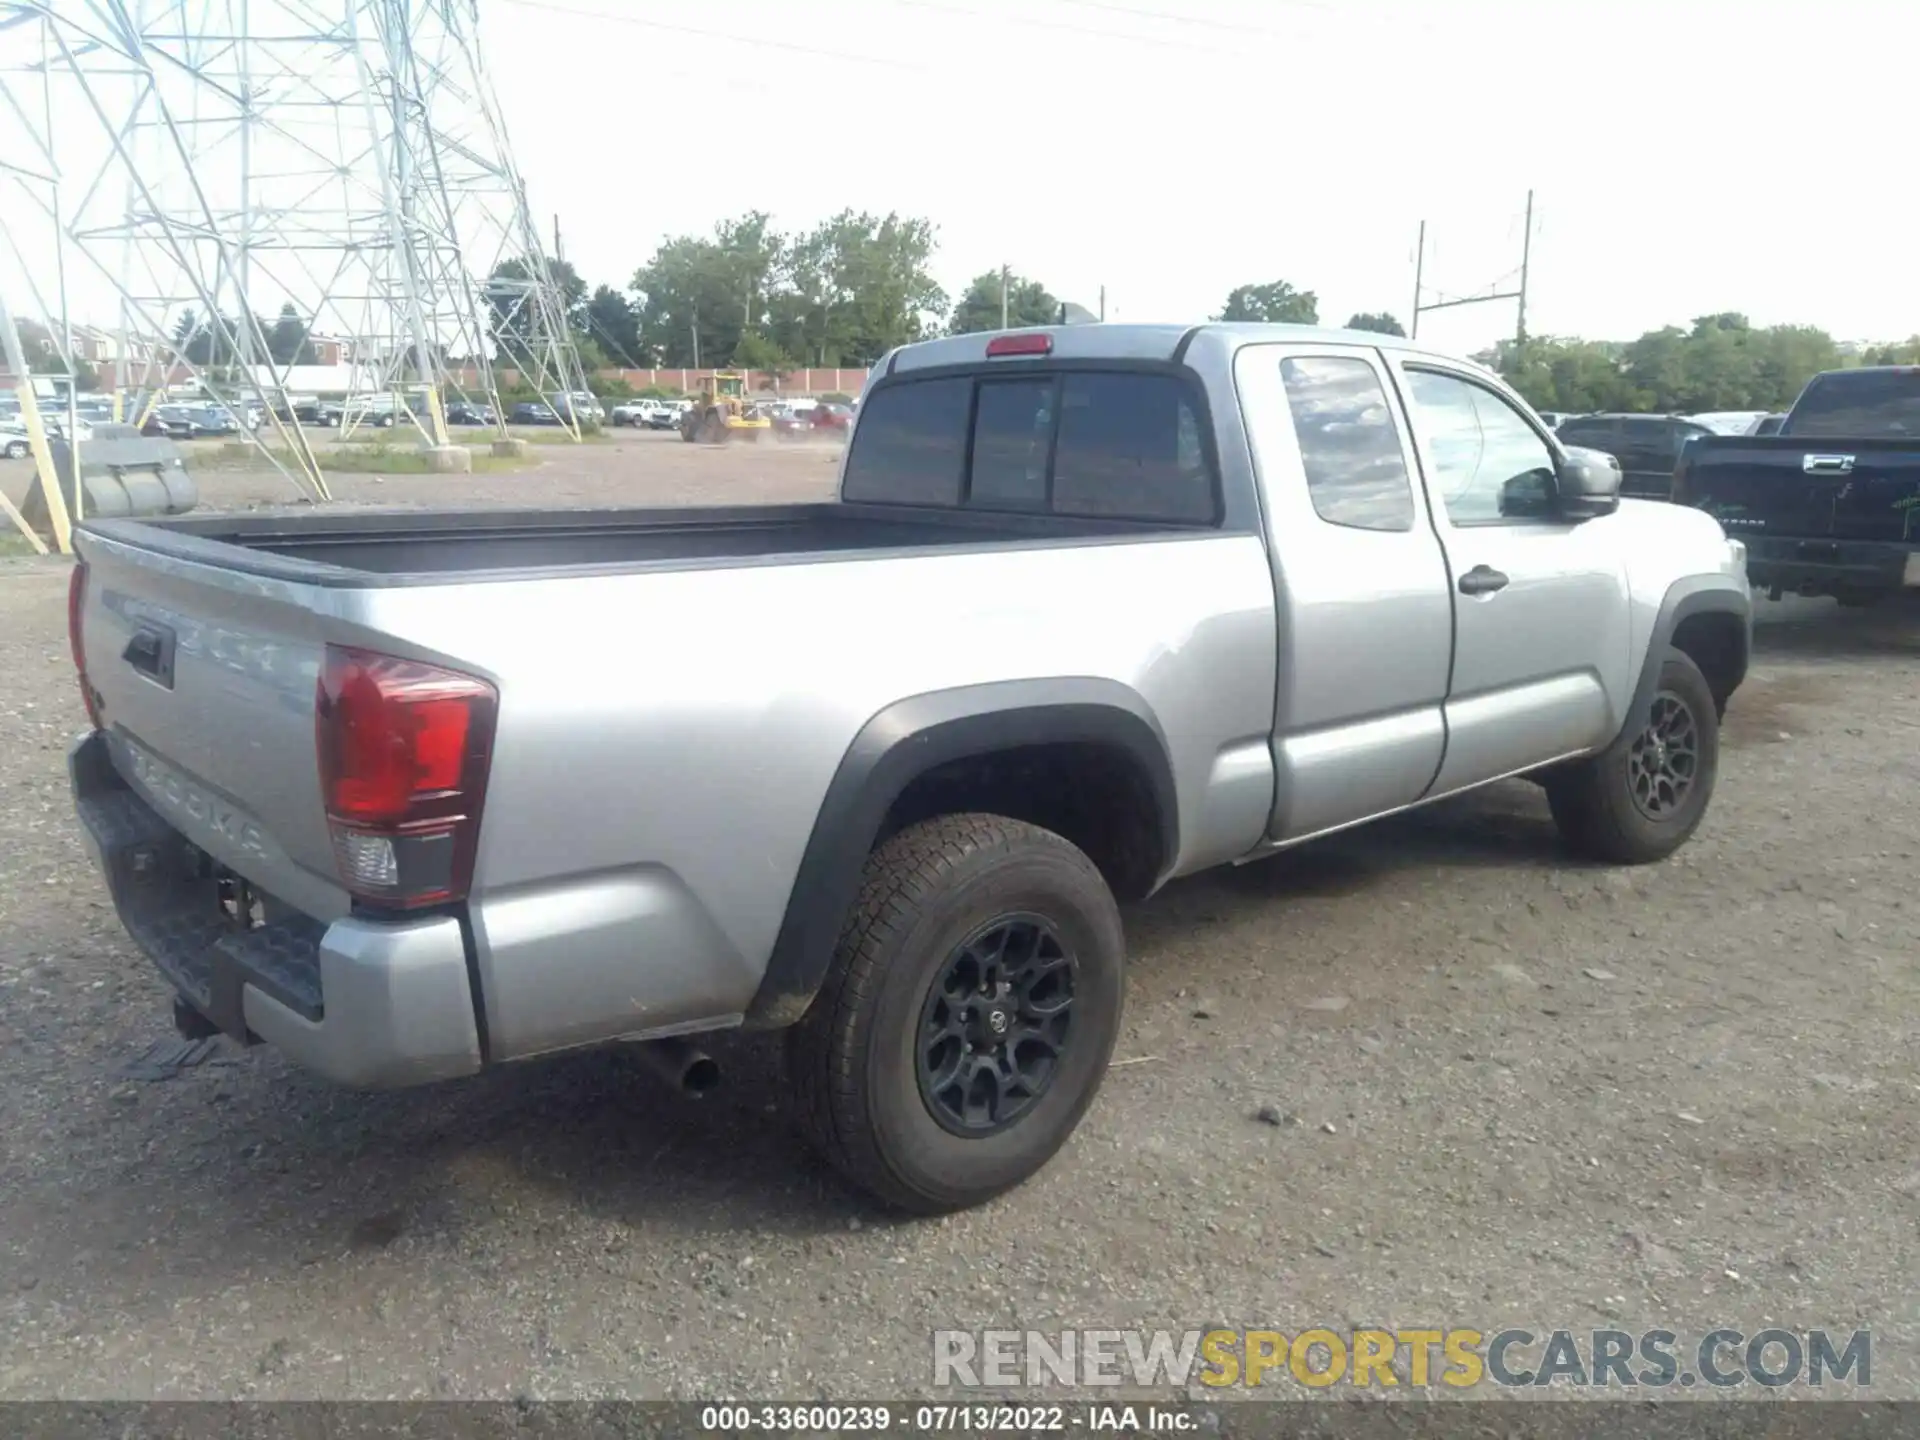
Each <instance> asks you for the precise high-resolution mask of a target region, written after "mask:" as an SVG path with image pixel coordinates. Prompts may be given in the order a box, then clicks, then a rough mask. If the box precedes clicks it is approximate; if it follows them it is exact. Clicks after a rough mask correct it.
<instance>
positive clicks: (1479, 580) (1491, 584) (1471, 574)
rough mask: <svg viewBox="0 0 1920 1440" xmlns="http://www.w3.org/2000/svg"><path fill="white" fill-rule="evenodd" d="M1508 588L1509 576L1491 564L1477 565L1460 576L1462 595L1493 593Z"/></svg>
mask: <svg viewBox="0 0 1920 1440" xmlns="http://www.w3.org/2000/svg"><path fill="white" fill-rule="evenodd" d="M1506 588H1507V577H1506V576H1505V575H1503V574H1501V573H1500V572H1499V571H1498V570H1496V569H1494V568H1493V567H1492V566H1491V565H1476V566H1474V567H1473V568H1472V569H1471V570H1469V571H1467V573H1466V574H1464V575H1462V576H1461V577H1460V593H1461V594H1462V595H1491V594H1493V592H1494V591H1496V590H1504V589H1506Z"/></svg>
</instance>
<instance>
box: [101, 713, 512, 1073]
mask: <svg viewBox="0 0 1920 1440" xmlns="http://www.w3.org/2000/svg"><path fill="white" fill-rule="evenodd" d="M67 771H68V776H69V778H70V779H71V781H72V785H73V801H74V810H75V812H76V814H77V815H78V816H79V819H80V828H81V832H82V834H83V835H84V836H85V838H86V842H87V846H88V849H89V850H90V851H91V852H92V855H93V859H94V863H95V864H96V865H97V866H98V867H99V869H100V872H101V874H102V875H104V876H105V877H106V881H107V889H108V891H109V893H110V894H111V895H112V897H113V905H114V909H115V910H116V911H117V912H118V913H119V916H120V922H121V924H123V925H124V926H125V927H126V929H127V933H128V934H129V935H130V936H131V937H132V938H133V940H134V943H136V944H137V945H139V947H140V948H141V949H142V950H143V951H145V952H146V954H147V957H148V958H149V959H150V960H152V961H153V962H154V964H155V965H157V966H158V967H159V969H160V972H161V974H163V975H164V976H166V978H167V980H168V981H169V983H171V984H172V985H173V987H174V989H175V990H177V991H178V992H179V994H180V995H181V997H182V998H183V999H185V1000H186V1002H187V1003H188V1004H190V1005H192V1006H193V1008H194V1009H196V1010H198V1011H199V1012H200V1013H201V1014H203V1015H205V1016H206V1017H207V1019H209V1020H211V1021H212V1022H213V1023H214V1024H216V1025H218V1026H219V1027H220V1028H221V1029H222V1030H223V1031H225V1032H226V1033H227V1034H229V1035H231V1036H233V1037H234V1038H235V1039H238V1040H241V1041H242V1042H244V1043H252V1042H253V1041H255V1040H261V1041H265V1042H266V1043H267V1044H269V1045H272V1046H273V1047H274V1048H276V1049H278V1050H280V1051H281V1052H282V1053H283V1054H285V1055H286V1056H287V1058H288V1059H290V1060H292V1061H293V1062H294V1063H295V1064H298V1065H301V1066H303V1067H305V1068H307V1069H309V1070H313V1071H316V1072H318V1073H319V1074H321V1075H324V1076H326V1077H327V1078H328V1079H330V1080H334V1081H337V1082H338V1083H340V1084H342V1085H351V1086H357V1087H364V1088H389V1087H397V1086H406V1085H419V1084H425V1083H427V1082H429V1081H433V1080H445V1079H450V1078H453V1077H455V1076H460V1075H471V1074H473V1073H474V1072H476V1071H477V1070H479V1069H480V1067H481V1053H480V1040H479V1034H478V1030H477V1027H476V1024H475V1020H474V1003H473V1002H474V996H473V990H472V987H471V985H470V983H469V980H468V968H467V950H466V941H465V937H464V936H463V935H462V933H461V927H460V923H459V921H457V920H455V919H454V918H452V917H451V916H445V915H439V916H429V917H423V918H421V919H418V920H410V921H405V922H399V923H392V924H388V923H382V922H376V921H371V920H361V919H354V918H349V919H344V920H336V921H334V922H332V923H331V924H327V923H323V922H321V921H318V920H313V919H309V918H308V917H307V916H305V915H300V914H297V913H292V912H285V913H280V914H278V915H276V916H274V917H272V918H270V921H269V923H267V924H265V925H262V926H260V927H258V928H255V929H250V930H243V929H241V928H239V927H238V926H237V925H236V924H234V923H233V922H232V921H230V920H229V919H228V918H227V916H226V915H225V914H223V913H222V911H221V909H220V880H219V879H218V878H217V877H216V875H215V873H214V871H213V867H212V865H211V862H210V861H209V860H208V858H207V857H206V855H205V854H204V853H203V852H201V851H200V850H198V849H196V848H195V847H194V846H193V845H191V844H189V843H188V842H187V841H186V840H185V839H184V838H183V837H182V836H181V835H180V833H179V832H178V831H177V830H175V829H174V828H173V827H172V826H170V825H169V824H168V823H167V822H166V820H165V819H164V818H163V817H162V816H161V815H160V814H159V813H158V812H157V811H155V810H154V809H153V808H152V807H151V806H150V805H148V804H147V803H146V801H145V800H143V799H142V798H141V797H140V796H139V795H138V794H136V793H135V792H134V791H133V790H132V789H131V788H129V787H128V785H127V784H126V782H125V781H124V780H122V779H121V778H120V775H119V772H118V771H116V770H115V769H114V768H113V762H112V760H111V758H110V757H109V754H108V751H107V744H106V737H105V736H104V735H102V734H101V733H99V732H98V731H95V732H93V733H91V734H89V735H86V736H84V737H82V738H81V739H80V740H78V741H76V742H75V743H74V745H73V747H72V749H71V750H70V751H69V752H68V755H67Z"/></svg>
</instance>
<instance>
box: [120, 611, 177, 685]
mask: <svg viewBox="0 0 1920 1440" xmlns="http://www.w3.org/2000/svg"><path fill="white" fill-rule="evenodd" d="M173 645H174V639H173V631H172V630H170V629H168V628H167V627H166V626H164V625H142V626H141V627H140V628H139V629H138V630H136V631H135V632H134V634H133V638H132V639H131V640H129V641H127V648H126V649H125V650H123V651H122V652H121V654H120V658H121V659H122V660H125V661H126V662H127V664H129V665H131V666H132V667H133V668H134V669H135V670H137V671H139V672H140V673H141V674H142V675H144V676H146V677H147V678H148V679H149V680H153V681H156V682H158V683H159V684H160V685H161V686H162V687H163V688H165V689H168V690H171V689H172V688H173Z"/></svg>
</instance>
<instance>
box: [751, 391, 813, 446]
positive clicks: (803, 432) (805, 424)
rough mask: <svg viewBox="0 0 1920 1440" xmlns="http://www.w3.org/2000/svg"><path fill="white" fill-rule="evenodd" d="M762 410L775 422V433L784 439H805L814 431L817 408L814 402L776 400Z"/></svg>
mask: <svg viewBox="0 0 1920 1440" xmlns="http://www.w3.org/2000/svg"><path fill="white" fill-rule="evenodd" d="M761 408H762V409H763V410H765V411H766V413H767V415H768V418H769V419H771V420H772V421H773V433H774V434H775V435H777V436H779V437H781V438H783V439H789V440H792V439H804V438H805V437H806V436H807V435H809V434H811V433H812V431H813V422H814V415H815V407H814V405H813V402H812V401H807V402H805V403H800V402H797V401H792V400H776V401H774V402H773V403H772V404H771V405H768V406H762V407H761Z"/></svg>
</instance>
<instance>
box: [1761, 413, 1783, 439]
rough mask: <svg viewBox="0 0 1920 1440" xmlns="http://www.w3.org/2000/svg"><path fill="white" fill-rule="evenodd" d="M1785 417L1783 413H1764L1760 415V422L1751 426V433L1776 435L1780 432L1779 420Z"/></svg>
mask: <svg viewBox="0 0 1920 1440" xmlns="http://www.w3.org/2000/svg"><path fill="white" fill-rule="evenodd" d="M1786 418H1787V417H1786V416H1784V415H1764V416H1762V417H1761V419H1760V423H1759V424H1758V425H1756V426H1754V427H1753V433H1754V434H1756V435H1778V434H1779V433H1780V425H1781V422H1782V421H1784V420H1785V419H1786Z"/></svg>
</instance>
